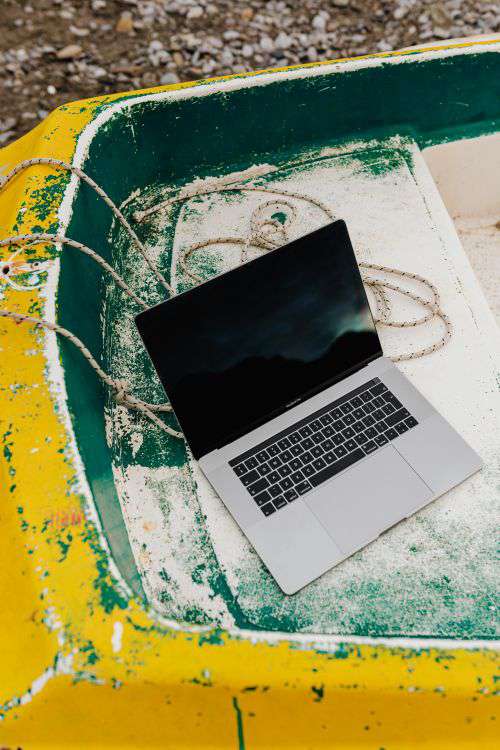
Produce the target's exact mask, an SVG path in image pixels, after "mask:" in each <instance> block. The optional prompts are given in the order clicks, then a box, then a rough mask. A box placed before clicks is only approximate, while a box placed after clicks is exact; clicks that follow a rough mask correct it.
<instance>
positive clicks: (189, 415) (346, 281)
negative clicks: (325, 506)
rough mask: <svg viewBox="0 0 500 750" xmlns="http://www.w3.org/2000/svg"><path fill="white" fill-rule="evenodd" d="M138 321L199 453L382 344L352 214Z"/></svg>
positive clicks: (325, 382) (378, 350)
mask: <svg viewBox="0 0 500 750" xmlns="http://www.w3.org/2000/svg"><path fill="white" fill-rule="evenodd" d="M136 322H137V326H138V329H139V332H140V334H141V337H142V338H143V341H144V343H145V345H146V348H147V350H148V352H149V354H150V356H151V358H152V360H153V363H154V365H155V367H156V370H157V372H158V375H159V377H160V380H161V381H162V383H163V386H164V388H165V390H166V392H167V395H168V397H169V399H170V402H171V404H172V407H173V409H174V411H175V414H176V416H177V418H178V420H179V423H180V425H181V428H182V430H183V431H184V434H185V437H186V439H187V441H188V443H189V445H190V447H191V449H192V451H193V455H194V456H195V458H200V457H201V456H203V455H205V454H207V453H209V452H210V451H212V450H214V449H215V448H218V447H221V446H223V445H226V444H227V443H229V442H231V441H232V440H235V439H236V438H237V437H240V436H241V435H244V434H245V433H247V432H249V431H250V430H251V429H253V428H255V427H257V426H259V425H260V424H263V423H264V422H266V421H268V420H269V419H270V418H272V417H274V416H276V415H278V414H280V413H282V412H283V411H285V410H286V409H287V408H290V406H292V405H295V404H296V403H298V401H302V400H304V398H307V397H309V396H311V395H313V394H314V393H315V392H318V391H320V390H322V389H323V388H325V387H327V386H329V385H331V384H332V383H334V382H335V381H337V380H340V379H342V377H344V376H345V375H347V374H348V373H349V372H352V371H353V370H355V369H358V367H360V366H361V365H363V364H364V363H366V362H368V361H370V360H371V359H374V358H375V357H377V356H380V355H381V354H382V351H381V347H380V341H379V338H378V336H377V333H376V330H375V326H374V323H373V318H372V316H371V313H370V308H369V306H368V301H367V297H366V293H365V290H364V287H363V284H362V282H361V277H360V274H359V270H358V266H357V263H356V259H355V256H354V252H353V249H352V246H351V243H350V240H349V235H348V233H347V228H346V225H345V223H344V222H343V221H337V222H335V223H333V224H330V225H328V226H326V227H322V228H321V229H319V230H317V231H316V232H313V233H312V234H309V235H307V236H305V237H302V238H300V239H298V240H295V241H294V242H291V243H290V244H288V245H285V246H283V247H281V248H279V249H277V250H274V251H271V252H269V253H266V254H265V255H263V256H262V257H260V258H258V259H256V260H253V261H250V262H248V263H246V264H244V265H242V266H240V267H238V268H236V269H234V270H233V271H229V272H228V273H225V274H221V275H220V276H217V277H215V278H213V279H211V280H210V281H208V282H206V283H204V284H201V285H200V286H198V287H196V288H194V289H191V290H189V291H188V292H185V293H184V294H180V295H178V296H177V297H174V298H172V299H171V300H168V301H167V302H164V303H162V304H160V305H157V306H156V307H153V308H151V309H150V310H147V311H145V312H144V313H141V314H140V315H138V316H137V318H136Z"/></svg>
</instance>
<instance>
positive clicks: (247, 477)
mask: <svg viewBox="0 0 500 750" xmlns="http://www.w3.org/2000/svg"><path fill="white" fill-rule="evenodd" d="M258 478H259V473H258V472H257V471H255V469H253V470H252V471H249V472H248V474H244V475H243V476H242V477H240V479H241V481H242V482H243V484H244V485H245V487H248V485H249V484H252V482H256V481H257V479H258Z"/></svg>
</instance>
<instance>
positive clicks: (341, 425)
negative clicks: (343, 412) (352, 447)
mask: <svg viewBox="0 0 500 750" xmlns="http://www.w3.org/2000/svg"><path fill="white" fill-rule="evenodd" d="M332 427H333V429H334V430H335V432H340V430H343V429H344V427H345V424H344V423H343V421H342V420H341V419H337V421H336V422H334V423H333V425H332Z"/></svg>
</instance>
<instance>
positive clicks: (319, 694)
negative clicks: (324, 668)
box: [311, 685, 325, 703]
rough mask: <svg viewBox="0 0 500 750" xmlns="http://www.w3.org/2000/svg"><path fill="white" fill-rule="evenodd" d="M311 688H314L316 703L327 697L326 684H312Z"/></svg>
mask: <svg viewBox="0 0 500 750" xmlns="http://www.w3.org/2000/svg"><path fill="white" fill-rule="evenodd" d="M311 690H312V692H313V693H314V695H315V697H314V699H313V700H314V702H315V703H320V702H321V701H322V700H323V698H324V697H325V686H324V685H320V686H319V687H316V685H311Z"/></svg>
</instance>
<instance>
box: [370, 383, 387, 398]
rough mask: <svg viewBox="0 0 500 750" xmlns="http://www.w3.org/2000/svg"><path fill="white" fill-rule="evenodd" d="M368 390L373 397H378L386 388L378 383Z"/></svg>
mask: <svg viewBox="0 0 500 750" xmlns="http://www.w3.org/2000/svg"><path fill="white" fill-rule="evenodd" d="M370 390H371V392H372V393H373V395H374V396H380V394H381V393H384V392H385V391H386V390H387V388H386V386H385V385H384V384H383V383H378V385H374V386H373V388H371V389H370Z"/></svg>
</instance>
